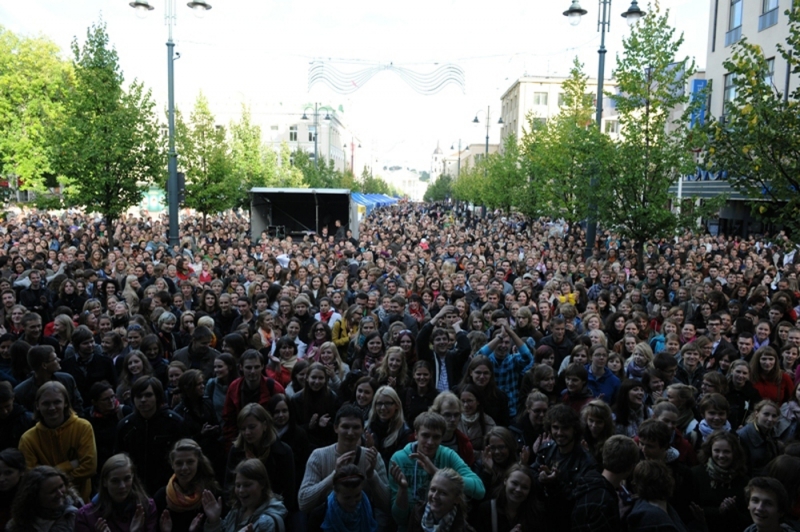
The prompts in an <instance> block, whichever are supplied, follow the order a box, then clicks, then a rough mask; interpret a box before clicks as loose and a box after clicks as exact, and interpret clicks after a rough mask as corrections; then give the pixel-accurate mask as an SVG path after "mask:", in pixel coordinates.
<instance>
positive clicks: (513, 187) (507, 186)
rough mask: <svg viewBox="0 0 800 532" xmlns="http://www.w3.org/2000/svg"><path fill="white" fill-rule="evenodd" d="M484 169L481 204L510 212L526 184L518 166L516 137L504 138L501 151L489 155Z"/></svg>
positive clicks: (518, 156) (518, 155) (518, 157)
mask: <svg viewBox="0 0 800 532" xmlns="http://www.w3.org/2000/svg"><path fill="white" fill-rule="evenodd" d="M485 168H486V176H485V179H484V183H483V187H482V188H483V193H482V200H483V203H484V204H485V205H486V206H487V207H490V208H492V209H498V208H499V209H503V210H505V211H506V212H510V211H511V207H512V206H515V205H517V203H518V201H519V195H520V192H521V190H522V188H523V187H524V186H525V184H526V179H525V177H524V176H523V172H522V168H521V166H520V149H519V143H518V142H517V137H516V135H513V134H511V135H509V136H508V137H506V138H505V140H504V141H503V149H502V150H501V151H500V152H498V153H493V154H491V155H489V157H488V159H487V160H486V166H485Z"/></svg>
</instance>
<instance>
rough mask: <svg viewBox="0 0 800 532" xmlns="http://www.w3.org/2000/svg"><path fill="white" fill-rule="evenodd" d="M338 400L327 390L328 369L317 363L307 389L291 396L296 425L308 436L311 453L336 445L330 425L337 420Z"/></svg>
mask: <svg viewBox="0 0 800 532" xmlns="http://www.w3.org/2000/svg"><path fill="white" fill-rule="evenodd" d="M338 405H339V398H338V396H337V395H336V393H335V392H334V391H332V390H331V389H330V388H329V386H328V373H327V372H326V371H325V367H324V366H323V365H322V364H320V363H318V362H316V363H314V364H311V365H310V366H309V368H308V375H307V376H306V385H305V386H304V387H303V389H302V390H300V392H299V393H297V394H295V395H294V396H292V399H291V408H292V409H293V414H294V416H295V420H296V422H297V423H298V424H299V425H300V426H302V427H303V429H305V431H306V434H308V439H309V443H310V444H311V448H312V449H317V448H319V447H324V446H326V445H329V444H330V443H331V442H333V441H335V439H336V438H335V436H334V431H333V425H332V424H331V421H332V420H333V418H334V417H335V416H336V410H337V408H338Z"/></svg>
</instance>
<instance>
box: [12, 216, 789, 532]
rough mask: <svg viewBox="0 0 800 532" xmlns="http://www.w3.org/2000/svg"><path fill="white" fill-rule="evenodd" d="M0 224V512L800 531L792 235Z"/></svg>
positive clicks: (540, 225)
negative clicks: (284, 232) (287, 232)
mask: <svg viewBox="0 0 800 532" xmlns="http://www.w3.org/2000/svg"><path fill="white" fill-rule="evenodd" d="M166 229H167V227H166V224H165V222H164V221H163V220H148V219H144V218H137V217H123V218H122V219H121V220H119V221H118V222H117V223H116V224H115V225H114V226H113V227H108V226H106V224H105V223H104V221H103V220H102V219H98V218H93V217H91V216H88V215H85V214H83V213H79V212H71V211H67V212H63V213H52V212H35V211H23V212H19V213H17V214H14V213H9V214H8V215H7V218H6V219H5V221H4V222H2V223H0V529H2V528H5V529H6V530H9V531H14V532H16V531H52V532H60V531H72V530H75V531H81V532H88V531H91V532H117V531H125V532H127V531H131V532H141V531H148V532H154V531H162V532H171V531H175V532H180V531H199V530H206V531H225V532H234V531H237V532H239V531H243V532H273V531H275V532H278V531H280V532H284V531H289V532H300V531H305V530H313V531H317V530H324V531H349V532H352V531H364V532H368V531H369V532H374V531H377V530H398V531H407V530H408V531H420V530H422V531H438V532H451V531H452V532H459V531H468V530H473V529H474V530H482V531H486V532H489V531H491V532H523V531H529V530H546V531H563V530H573V531H576V532H578V531H587V532H588V531H592V532H601V531H608V532H611V531H618V530H628V531H630V532H650V531H665V532H667V531H670V532H671V531H675V532H684V531H689V530H698V531H710V532H715V531H720V532H722V531H726V532H727V531H744V530H747V531H748V532H749V531H754V532H755V531H758V532H772V531H779V530H800V441H798V438H800V431H798V422H800V364H798V358H800V356H799V355H800V328H798V325H799V324H798V322H797V319H798V312H800V305H799V301H798V300H799V299H800V287H799V286H798V271H800V266H798V265H800V252H798V250H797V248H796V247H795V246H794V245H792V244H791V242H790V241H789V240H788V239H787V238H786V237H785V235H783V234H778V235H774V236H772V237H768V236H761V235H758V236H751V237H749V238H739V237H735V238H732V237H725V236H722V235H720V236H710V235H700V234H691V233H686V234H684V235H680V236H677V237H675V238H673V239H669V240H653V241H649V242H646V243H644V245H643V246H641V248H637V247H636V246H634V245H633V243H631V242H628V241H626V240H625V239H622V238H620V237H619V236H618V235H616V234H615V233H614V232H613V231H607V232H605V233H604V234H603V235H602V237H601V238H600V239H599V241H598V245H597V246H596V247H595V249H594V251H593V253H592V255H591V256H590V257H588V258H584V248H585V242H584V236H583V232H582V230H581V228H580V227H570V226H569V225H566V224H563V223H554V222H552V221H549V220H544V219H540V220H532V219H528V218H525V217H523V216H521V215H518V214H503V213H501V212H497V213H489V215H488V216H486V217H480V216H477V215H475V214H473V212H472V211H470V210H469V209H467V208H465V207H463V206H460V207H454V206H453V205H450V204H438V203H437V204H408V203H401V204H399V205H395V206H392V207H387V208H383V209H376V210H375V211H373V212H372V213H371V214H370V215H369V216H367V217H366V218H365V219H364V220H363V221H362V222H361V224H360V227H358V228H357V229H358V231H357V233H356V234H357V236H354V234H353V232H352V231H351V230H350V229H349V228H347V227H346V226H343V225H342V224H341V223H340V222H339V221H335V223H333V224H331V225H330V227H324V228H323V229H322V231H321V232H320V233H319V234H313V235H306V236H303V237H301V238H298V239H292V238H291V237H286V238H282V239H279V238H275V237H272V236H270V235H268V234H267V233H262V234H261V235H259V236H258V237H257V238H256V237H255V235H252V238H251V235H250V234H249V226H248V223H247V221H246V219H244V218H243V217H241V216H240V215H237V214H236V213H227V214H225V215H219V216H216V217H210V218H208V219H201V218H195V217H192V216H185V217H184V219H183V224H182V226H181V228H180V242H179V243H178V244H177V245H174V246H170V245H169V244H168V243H167V239H166V237H165V234H166V232H167V231H166Z"/></svg>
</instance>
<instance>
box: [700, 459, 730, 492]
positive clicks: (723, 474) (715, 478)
mask: <svg viewBox="0 0 800 532" xmlns="http://www.w3.org/2000/svg"><path fill="white" fill-rule="evenodd" d="M706 472H707V473H708V476H709V477H711V487H712V488H715V489H716V488H730V486H731V482H733V478H734V472H733V470H731V469H723V468H721V467H719V466H718V465H717V464H716V463H715V462H714V460H712V459H709V460H708V462H706Z"/></svg>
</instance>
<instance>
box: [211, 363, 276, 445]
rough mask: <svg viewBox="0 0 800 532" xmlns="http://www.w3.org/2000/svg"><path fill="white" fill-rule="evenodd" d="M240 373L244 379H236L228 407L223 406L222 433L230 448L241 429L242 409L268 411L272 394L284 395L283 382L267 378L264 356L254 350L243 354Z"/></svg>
mask: <svg viewBox="0 0 800 532" xmlns="http://www.w3.org/2000/svg"><path fill="white" fill-rule="evenodd" d="M212 363H213V362H212ZM239 373H240V374H241V375H242V376H241V377H239V378H238V379H234V381H233V382H231V384H230V385H229V386H228V391H227V392H226V394H225V405H224V406H223V407H222V421H223V425H222V434H223V439H224V440H225V444H226V447H228V448H229V447H230V445H231V443H232V442H233V439H234V438H235V437H236V434H237V432H238V430H239V429H238V427H237V424H236V418H237V417H238V415H239V411H240V410H241V409H242V407H244V406H245V405H247V404H250V403H258V404H260V405H261V406H263V407H264V408H266V407H267V403H269V400H270V399H271V398H272V396H273V395H275V394H278V393H285V390H284V389H283V386H281V384H280V383H278V382H276V381H275V380H273V379H271V378H269V377H267V376H265V375H264V361H263V359H262V358H261V353H259V352H258V351H256V350H255V349H248V350H247V351H245V352H244V353H242V356H241V357H240V358H239Z"/></svg>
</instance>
